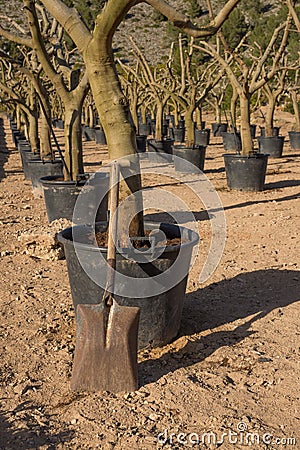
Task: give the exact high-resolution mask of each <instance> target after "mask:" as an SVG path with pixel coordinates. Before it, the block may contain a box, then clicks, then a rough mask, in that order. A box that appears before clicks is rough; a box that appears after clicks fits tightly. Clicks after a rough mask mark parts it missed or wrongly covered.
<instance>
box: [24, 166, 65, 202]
mask: <svg viewBox="0 0 300 450" xmlns="http://www.w3.org/2000/svg"><path fill="white" fill-rule="evenodd" d="M28 175H29V177H30V179H31V183H32V191H33V196H34V197H35V198H39V197H42V196H43V186H42V184H41V182H40V178H42V177H47V176H58V177H62V176H63V163H62V160H61V159H54V160H53V161H51V160H50V161H46V160H41V159H29V161H28Z"/></svg>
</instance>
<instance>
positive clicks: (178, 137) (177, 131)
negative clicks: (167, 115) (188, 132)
mask: <svg viewBox="0 0 300 450" xmlns="http://www.w3.org/2000/svg"><path fill="white" fill-rule="evenodd" d="M170 136H171V137H172V139H174V141H175V142H184V140H185V128H170Z"/></svg>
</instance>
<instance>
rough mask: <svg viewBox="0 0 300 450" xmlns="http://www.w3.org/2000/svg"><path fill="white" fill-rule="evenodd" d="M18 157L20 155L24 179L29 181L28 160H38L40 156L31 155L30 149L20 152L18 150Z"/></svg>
mask: <svg viewBox="0 0 300 450" xmlns="http://www.w3.org/2000/svg"><path fill="white" fill-rule="evenodd" d="M20 155H21V161H22V168H23V173H24V179H25V180H30V179H31V178H30V173H29V169H28V162H29V160H33V159H40V155H39V154H36V153H33V152H32V151H31V149H30V147H29V148H23V149H22V150H20Z"/></svg>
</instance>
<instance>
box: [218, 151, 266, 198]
mask: <svg viewBox="0 0 300 450" xmlns="http://www.w3.org/2000/svg"><path fill="white" fill-rule="evenodd" d="M223 157H224V162H225V172H226V179H227V186H228V187H229V189H236V190H239V191H262V190H263V189H264V184H265V177H266V170H267V163H268V155H263V154H262V153H255V154H251V155H250V156H242V155H238V154H230V153H227V154H225V155H223Z"/></svg>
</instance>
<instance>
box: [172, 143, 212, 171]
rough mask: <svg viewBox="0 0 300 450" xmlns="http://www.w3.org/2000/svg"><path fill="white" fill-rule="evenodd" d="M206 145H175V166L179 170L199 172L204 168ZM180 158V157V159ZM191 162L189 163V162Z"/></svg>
mask: <svg viewBox="0 0 300 450" xmlns="http://www.w3.org/2000/svg"><path fill="white" fill-rule="evenodd" d="M205 152H206V147H203V146H201V145H198V146H194V147H185V146H184V145H173V155H174V156H178V158H174V167H175V170H176V171H178V172H184V173H198V172H199V170H198V169H200V170H202V171H203V170H204V162H205ZM179 158H180V159H179ZM187 162H188V163H191V164H192V166H191V164H188V163H187Z"/></svg>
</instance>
